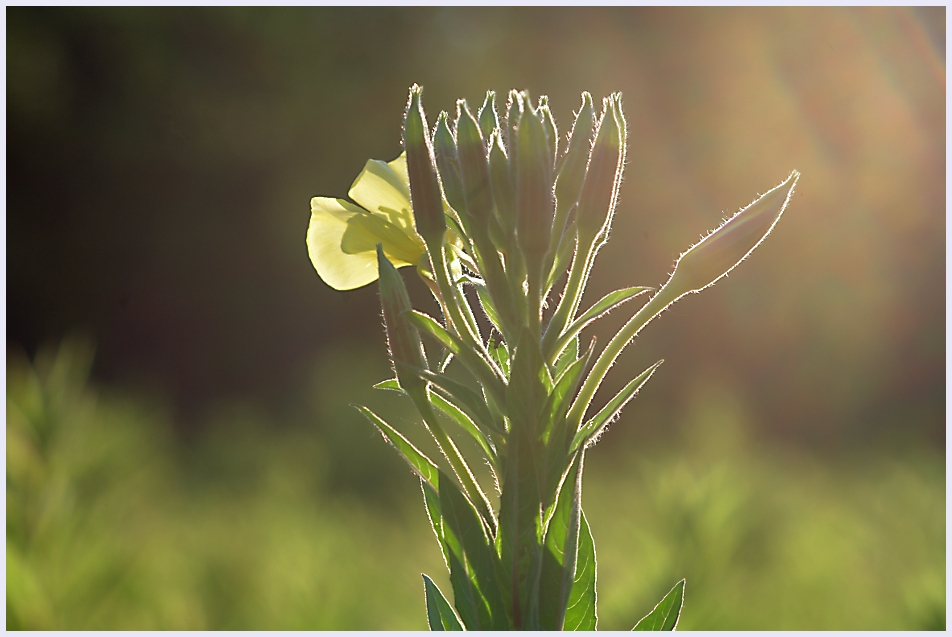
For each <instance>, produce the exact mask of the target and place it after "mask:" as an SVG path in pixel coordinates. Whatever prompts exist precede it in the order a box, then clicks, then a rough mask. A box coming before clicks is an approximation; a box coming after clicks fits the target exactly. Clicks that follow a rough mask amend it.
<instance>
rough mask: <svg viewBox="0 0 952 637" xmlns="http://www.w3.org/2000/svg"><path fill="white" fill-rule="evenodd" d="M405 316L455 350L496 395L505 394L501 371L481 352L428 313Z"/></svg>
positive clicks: (479, 379)
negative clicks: (447, 329)
mask: <svg viewBox="0 0 952 637" xmlns="http://www.w3.org/2000/svg"><path fill="white" fill-rule="evenodd" d="M403 316H405V317H406V318H407V320H408V321H409V322H410V323H411V324H412V325H413V326H414V327H415V328H416V329H418V330H419V331H420V332H421V333H422V334H423V335H424V336H428V337H429V338H431V339H432V340H434V341H435V342H436V343H437V344H439V345H442V346H443V347H445V348H446V349H448V350H450V351H451V352H453V355H454V356H456V358H457V359H458V360H459V361H460V362H461V363H463V365H464V366H465V367H466V369H468V370H469V372H470V373H471V374H472V375H473V376H474V377H475V378H476V380H477V381H479V383H480V384H481V385H482V386H483V387H484V388H487V389H488V390H489V391H490V392H491V393H493V394H494V395H495V397H497V398H498V397H501V396H503V395H505V384H504V383H503V382H502V377H501V372H500V371H499V370H497V369H494V368H493V367H492V365H491V364H490V363H488V362H487V361H486V359H485V358H484V357H483V356H482V355H481V354H480V353H478V352H477V351H476V350H474V349H473V348H472V347H470V346H469V345H467V344H466V343H464V342H463V341H462V340H461V339H460V338H459V337H458V336H455V335H454V334H451V333H450V332H448V331H446V329H444V328H443V326H442V325H440V324H439V322H438V321H437V320H436V319H434V318H433V317H432V316H430V315H428V314H424V313H423V312H420V311H418V310H410V311H408V312H404V313H403Z"/></svg>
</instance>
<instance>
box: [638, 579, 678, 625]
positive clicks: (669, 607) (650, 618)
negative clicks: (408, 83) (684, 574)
mask: <svg viewBox="0 0 952 637" xmlns="http://www.w3.org/2000/svg"><path fill="white" fill-rule="evenodd" d="M683 603H684V580H681V581H680V582H678V583H677V584H675V585H674V588H672V589H671V590H670V591H669V592H668V594H667V595H665V596H664V599H662V600H661V601H660V602H658V605H657V606H655V607H654V610H652V611H651V612H650V613H648V614H647V615H645V617H644V618H643V619H642V620H641V621H639V622H638V623H637V624H635V627H634V628H632V630H677V627H678V619H680V618H681V605H682V604H683Z"/></svg>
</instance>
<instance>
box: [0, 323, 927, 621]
mask: <svg viewBox="0 0 952 637" xmlns="http://www.w3.org/2000/svg"><path fill="white" fill-rule="evenodd" d="M91 352H92V349H91V347H90V346H89V345H88V344H84V343H83V342H82V341H77V340H67V341H64V343H63V345H62V346H61V347H59V348H47V349H44V350H42V351H41V352H40V353H38V355H37V357H36V359H35V360H34V361H33V362H32V363H30V362H29V361H27V360H26V359H25V357H23V356H17V355H11V356H10V357H9V359H8V363H7V628H8V629H52V630H56V629H87V630H106V629H236V630H237V629H424V628H425V625H426V624H425V616H424V607H423V586H422V581H421V578H420V575H419V574H420V572H421V571H425V572H427V573H428V574H430V575H431V576H433V577H434V578H435V579H436V580H437V582H438V583H439V584H440V586H441V587H442V588H443V589H444V590H448V588H447V584H446V576H445V573H444V572H443V571H444V568H443V566H442V564H441V560H440V556H439V552H438V550H437V547H436V543H435V541H434V539H433V537H432V532H431V531H430V530H429V528H428V523H427V521H426V517H425V514H424V512H423V508H422V506H421V502H420V501H419V495H418V492H417V491H416V490H415V485H414V480H413V478H412V476H411V475H410V474H409V472H408V471H406V470H405V469H404V468H403V467H401V466H400V465H399V464H394V465H388V464H386V463H384V464H383V465H382V467H383V468H380V467H378V468H377V469H378V471H377V472H376V473H375V474H374V475H377V476H378V477H377V478H376V480H377V481H378V482H377V484H376V485H373V484H371V485H370V486H369V487H368V488H370V489H375V490H376V491H378V492H380V494H383V495H382V496H381V497H378V498H368V497H363V496H361V495H360V491H359V490H358V491H354V490H348V489H345V488H342V486H341V483H340V482H339V479H340V476H339V475H335V474H341V473H342V472H344V470H343V469H342V467H346V466H347V465H348V464H349V462H348V460H349V459H353V461H354V464H355V466H361V464H360V463H361V459H360V456H361V455H363V456H364V459H363V462H364V463H368V462H375V460H374V458H376V457H377V456H378V454H382V453H389V450H388V449H386V448H385V446H384V445H383V443H382V441H380V440H379V439H375V438H374V435H373V434H372V432H371V431H370V427H369V425H366V424H365V423H364V426H365V427H366V428H365V429H361V428H360V425H356V424H355V423H358V422H359V419H354V420H350V419H353V416H352V415H350V414H349V412H348V413H347V414H345V412H344V411H340V412H338V413H337V414H336V415H335V414H332V415H331V416H328V415H327V414H325V415H324V416H323V417H331V418H340V419H342V420H341V422H335V423H328V426H325V427H324V428H323V429H322V430H321V431H334V430H335V424H336V425H339V427H338V429H341V430H346V431H348V432H350V434H347V435H351V436H352V437H351V438H347V437H346V435H344V434H341V435H344V437H340V438H336V439H335V438H333V437H330V436H327V435H325V437H324V438H323V439H322V438H319V437H318V434H317V433H316V431H317V428H315V427H305V426H300V425H294V424H293V423H292V424H288V425H284V426H275V423H271V422H268V416H267V414H265V413H261V412H258V411H256V409H255V408H254V406H253V405H247V404H242V403H240V402H235V403H233V404H231V405H230V406H224V407H222V408H221V409H219V410H217V411H216V412H214V413H212V414H210V415H209V417H208V418H209V423H208V426H207V427H204V428H203V431H204V432H205V433H203V434H201V435H200V437H199V438H197V439H194V440H190V441H187V444H186V443H184V442H183V441H180V440H177V439H176V438H175V436H174V435H173V427H172V422H171V417H170V416H169V415H168V414H167V413H166V412H164V411H163V410H162V409H161V408H158V407H156V406H155V404H153V403H154V401H153V402H150V401H148V400H144V399H142V398H135V399H133V398H130V397H129V396H125V395H122V394H121V393H119V392H117V391H116V390H108V389H105V388H97V387H94V386H92V385H90V384H89V383H88V382H87V373H88V369H89V365H90V362H91V358H92V354H91ZM335 369H336V370H337V372H338V373H337V374H336V376H335V374H334V373H333V371H334V370H335ZM385 373H386V372H385V370H384V371H383V374H384V375H385ZM375 376H380V377H379V378H377V377H375ZM383 377H384V376H382V375H381V369H380V368H379V366H378V365H377V364H376V363H375V362H373V360H370V359H366V360H365V359H362V358H360V356H359V355H358V356H357V358H356V359H355V360H353V361H352V362H351V364H350V365H348V364H346V363H344V362H343V360H342V359H334V358H333V357H332V358H331V359H329V360H327V361H325V362H324V363H323V364H322V365H320V366H319V368H318V372H317V373H316V375H315V381H316V382H321V383H323V384H324V385H325V388H324V390H325V391H328V392H330V393H331V394H333V397H334V400H329V403H336V404H337V405H346V402H347V401H348V400H349V399H350V398H351V396H350V395H347V394H348V391H350V392H356V393H353V394H352V396H356V397H357V398H358V399H359V398H360V397H361V396H363V395H364V394H363V393H361V392H363V391H364V390H363V389H358V390H354V389H350V390H348V389H347V387H353V386H357V387H360V388H363V387H367V386H369V384H370V383H371V382H373V381H375V380H381V379H382V378H383ZM335 409H336V408H335ZM634 409H636V408H634V407H633V408H632V410H634ZM749 419H750V416H749V414H746V413H745V411H744V406H743V404H742V403H741V402H740V401H738V400H737V399H736V397H734V396H732V395H731V393H730V391H729V390H727V389H725V388H724V387H718V386H716V385H715V386H708V387H700V388H699V389H698V391H697V392H696V400H695V402H694V403H692V404H691V405H689V406H688V408H687V409H686V410H685V414H684V417H683V420H684V422H683V430H682V435H681V436H680V437H675V438H674V439H672V440H669V441H668V442H665V443H661V442H653V443H650V444H647V445H645V446H643V447H642V448H641V450H640V451H639V452H638V453H637V454H632V452H631V451H629V450H628V447H625V448H623V449H619V448H617V447H612V445H611V444H610V442H609V441H610V440H611V437H612V433H613V432H611V431H610V432H609V433H608V434H607V435H606V437H605V439H604V440H603V441H602V442H601V444H600V445H599V446H598V447H596V449H595V450H594V451H593V452H592V453H591V454H590V459H589V461H588V462H587V463H586V465H587V468H588V472H587V477H586V491H585V507H586V511H587V513H588V515H589V519H590V521H591V525H592V529H593V533H594V535H595V540H596V547H597V550H598V557H599V582H598V591H599V613H600V618H601V619H600V627H601V628H603V629H627V628H630V627H631V626H632V625H633V624H634V623H635V621H637V619H639V618H640V617H641V616H642V615H644V614H645V613H646V612H647V611H648V610H650V608H651V607H652V605H653V604H654V603H655V602H656V601H657V600H658V599H660V598H661V596H662V595H663V594H664V592H666V591H667V590H668V589H669V588H670V586H671V585H672V584H674V582H675V581H677V580H678V579H679V578H681V577H687V588H686V605H685V610H684V612H683V615H682V619H681V623H680V627H681V628H685V629H688V628H690V629H879V630H883V629H930V628H931V629H944V627H945V475H944V473H945V463H944V458H943V457H942V456H941V455H940V454H939V453H938V452H936V451H934V450H933V449H932V448H928V449H927V448H925V447H923V448H917V447H914V446H913V447H908V448H905V449H893V450H890V451H889V452H888V453H886V452H884V451H878V452H877V451H863V450H857V451H856V452H855V453H854V454H853V455H851V456H850V457H848V458H835V459H830V460H826V459H823V458H818V457H815V456H809V455H804V454H802V453H799V452H795V451H792V450H789V449H788V450H780V449H776V448H773V449H772V448H768V447H765V446H763V445H759V444H758V443H756V442H755V441H754V440H752V439H751V437H750V436H749V435H748V433H747V431H748V428H749V422H748V421H749ZM405 420H408V418H407V419H402V420H398V421H396V422H399V423H401V424H403V423H404V422H405ZM633 420H637V417H635V418H633ZM279 424H280V423H279ZM629 426H633V425H631V424H629V423H628V422H627V421H626V420H624V419H623V420H622V421H620V422H619V423H616V424H615V425H614V427H629ZM365 433H366V436H364V435H363V434H365ZM358 443H359V445H361V446H360V448H358ZM364 466H366V464H365V465H364ZM344 474H345V476H346V472H344Z"/></svg>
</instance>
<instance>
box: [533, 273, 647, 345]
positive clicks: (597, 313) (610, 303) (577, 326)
mask: <svg viewBox="0 0 952 637" xmlns="http://www.w3.org/2000/svg"><path fill="white" fill-rule="evenodd" d="M652 290H654V288H649V287H631V288H624V289H621V290H615V291H614V292H611V293H609V294H606V295H605V296H603V297H602V298H601V299H600V300H599V301H598V303H596V304H595V305H593V306H592V307H590V308H588V309H587V310H586V311H585V312H584V313H583V314H582V315H581V316H580V317H578V318H577V319H575V320H574V321H573V322H572V324H571V325H569V326H568V327H567V328H565V331H564V332H563V333H562V334H561V335H558V336H557V337H556V335H555V334H554V333H552V334H550V333H549V332H546V334H545V336H544V337H543V339H542V351H543V353H545V354H546V360H549V361H553V360H556V359H558V357H559V355H560V354H561V353H562V349H563V348H564V347H565V346H566V345H568V343H569V341H570V340H571V339H573V338H575V335H576V334H578V333H579V332H581V331H582V330H583V329H585V328H586V327H588V326H589V325H591V324H592V323H594V322H595V321H597V320H598V319H600V318H602V317H603V316H604V315H606V314H608V313H609V312H611V311H612V310H614V309H615V308H616V307H618V306H619V305H621V304H622V303H625V302H626V301H630V300H631V299H633V298H635V297H636V296H639V295H641V294H644V293H645V292H649V291H652ZM553 340H555V345H552V346H551V348H552V349H551V351H549V350H548V348H547V346H548V345H549V344H550V343H551V342H552V341H553Z"/></svg>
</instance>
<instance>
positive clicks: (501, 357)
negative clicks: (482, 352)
mask: <svg viewBox="0 0 952 637" xmlns="http://www.w3.org/2000/svg"><path fill="white" fill-rule="evenodd" d="M486 349H488V350H489V355H490V356H492V357H493V360H494V361H496V364H497V365H499V369H501V370H502V374H503V376H505V377H506V378H508V377H509V346H508V345H506V341H504V340H502V339H500V338H493V339H492V340H490V341H489V345H488V347H487V348H486Z"/></svg>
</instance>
